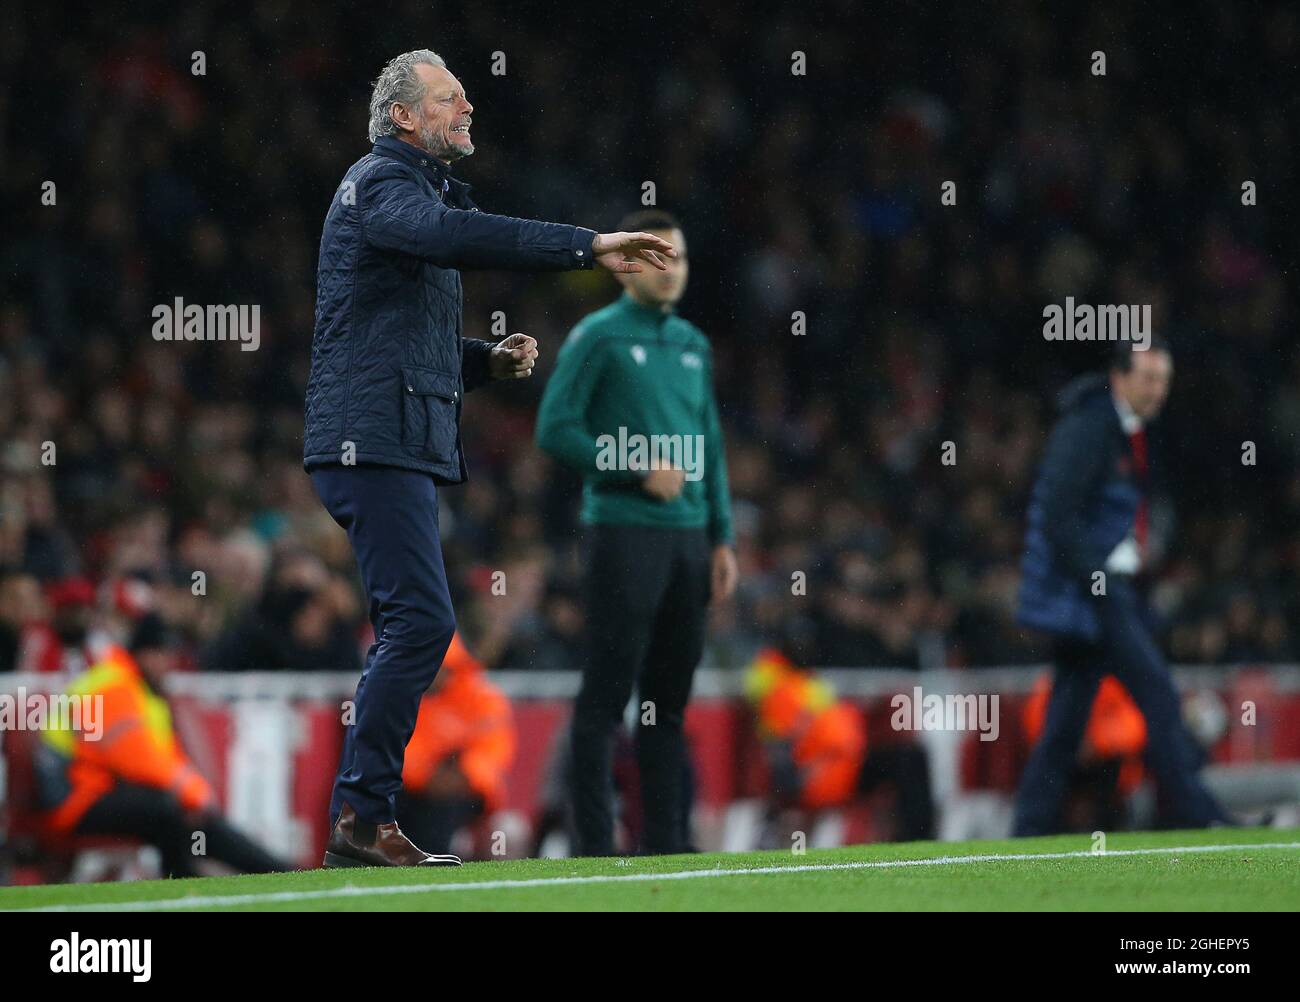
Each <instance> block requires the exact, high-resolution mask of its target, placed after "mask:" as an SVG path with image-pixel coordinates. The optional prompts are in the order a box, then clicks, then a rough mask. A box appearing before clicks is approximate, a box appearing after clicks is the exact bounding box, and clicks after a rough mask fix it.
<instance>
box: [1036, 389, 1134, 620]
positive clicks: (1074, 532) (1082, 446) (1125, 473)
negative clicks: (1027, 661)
mask: <svg viewBox="0 0 1300 1002" xmlns="http://www.w3.org/2000/svg"><path fill="white" fill-rule="evenodd" d="M1060 407H1061V411H1062V412H1063V413H1062V416H1061V418H1060V420H1059V421H1058V422H1057V424H1056V427H1055V428H1054V429H1053V430H1052V434H1051V436H1050V438H1049V439H1048V442H1047V451H1046V453H1045V454H1044V455H1043V461H1042V465H1041V467H1040V468H1039V473H1038V480H1037V481H1036V482H1035V484H1034V489H1033V492H1032V493H1031V495H1030V499H1029V518H1028V526H1027V529H1026V532H1025V553H1024V558H1023V560H1022V561H1021V565H1020V597H1019V608H1018V610H1017V615H1016V618H1017V620H1018V621H1019V622H1020V623H1022V624H1023V625H1025V626H1031V627H1034V628H1035V629H1039V630H1043V631H1046V632H1048V633H1053V634H1063V635H1066V636H1075V637H1083V638H1086V639H1089V640H1096V639H1097V637H1098V635H1099V629H1100V628H1099V625H1098V621H1097V613H1096V610H1095V608H1094V606H1095V604H1096V603H1097V602H1098V601H1104V599H1101V598H1098V597H1094V596H1093V594H1092V581H1093V578H1092V576H1093V574H1094V573H1095V572H1097V571H1102V570H1104V568H1105V564H1106V558H1107V557H1108V556H1109V555H1110V552H1111V550H1113V549H1114V548H1115V547H1116V546H1118V545H1119V544H1120V543H1121V542H1122V541H1123V540H1124V538H1125V537H1126V536H1127V535H1129V533H1131V532H1132V531H1133V524H1134V521H1135V520H1136V518H1137V511H1138V505H1139V503H1140V501H1141V499H1142V495H1143V492H1144V491H1145V489H1146V482H1145V477H1143V476H1141V475H1140V474H1139V473H1138V472H1137V468H1136V464H1135V463H1134V461H1133V452H1132V446H1131V444H1130V442H1129V439H1128V436H1127V435H1125V434H1124V431H1123V429H1122V428H1121V427H1120V421H1119V415H1118V414H1117V413H1116V412H1115V404H1114V402H1113V401H1112V400H1111V394H1110V386H1109V384H1108V383H1107V382H1106V379H1105V377H1104V376H1085V377H1083V378H1081V379H1078V380H1075V382H1073V383H1071V384H1070V385H1069V386H1067V387H1066V388H1065V390H1064V391H1062V393H1061V399H1060Z"/></svg>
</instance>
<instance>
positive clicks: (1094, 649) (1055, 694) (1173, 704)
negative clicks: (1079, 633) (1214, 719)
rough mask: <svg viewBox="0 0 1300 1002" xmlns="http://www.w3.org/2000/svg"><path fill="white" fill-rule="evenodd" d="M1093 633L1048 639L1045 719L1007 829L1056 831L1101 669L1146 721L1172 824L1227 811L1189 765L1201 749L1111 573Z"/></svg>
mask: <svg viewBox="0 0 1300 1002" xmlns="http://www.w3.org/2000/svg"><path fill="white" fill-rule="evenodd" d="M1097 615H1098V620H1099V622H1100V624H1101V636H1100V637H1099V638H1098V640H1097V641H1096V642H1095V643H1093V642H1087V641H1083V640H1078V639H1073V638H1069V639H1067V638H1062V639H1061V640H1060V641H1058V643H1057V646H1056V657H1055V661H1056V666H1055V672H1054V677H1053V681H1052V695H1051V699H1050V700H1049V701H1048V704H1047V721H1046V723H1045V724H1044V725H1043V733H1042V736H1041V737H1040V738H1039V740H1038V744H1037V745H1035V746H1034V750H1033V753H1032V755H1031V756H1030V758H1029V764H1028V765H1027V766H1026V767H1025V772H1024V775H1023V776H1022V777H1021V779H1020V790H1019V793H1018V794H1017V797H1016V820H1015V828H1014V831H1013V834H1014V835H1047V834H1051V833H1053V832H1055V831H1057V830H1058V829H1057V826H1058V824H1059V822H1060V813H1061V807H1062V803H1063V801H1064V799H1065V794H1066V792H1067V788H1068V786H1069V782H1070V775H1071V772H1072V770H1073V768H1074V762H1075V756H1076V755H1077V754H1078V751H1079V745H1080V743H1081V742H1082V741H1083V734H1084V731H1085V729H1086V728H1087V726H1088V718H1089V716H1091V713H1092V704H1093V700H1094V699H1095V698H1096V696H1097V688H1098V686H1100V685H1101V680H1102V677H1103V676H1105V675H1114V676H1115V677H1116V678H1117V679H1119V681H1120V682H1121V683H1122V684H1123V685H1124V688H1126V689H1127V690H1128V692H1129V695H1131V696H1132V697H1133V701H1134V702H1135V703H1136V704H1137V706H1138V709H1139V710H1141V711H1142V716H1143V717H1145V718H1146V724H1147V748H1146V756H1145V757H1146V762H1147V765H1149V766H1150V768H1151V771H1152V772H1153V773H1154V774H1155V778H1156V782H1157V783H1158V784H1159V786H1160V790H1161V794H1162V796H1163V798H1164V800H1165V802H1166V803H1167V805H1168V808H1169V812H1170V815H1171V821H1172V822H1173V823H1174V825H1175V826H1177V827H1184V828H1204V827H1206V826H1207V825H1209V824H1210V823H1212V822H1215V821H1227V820H1228V815H1227V813H1226V812H1225V811H1224V809H1223V808H1222V807H1221V806H1220V805H1219V803H1218V801H1217V800H1215V799H1214V795H1213V794H1211V793H1210V791H1209V790H1208V789H1206V787H1205V784H1204V783H1202V782H1201V780H1200V777H1199V776H1198V775H1197V772H1198V770H1199V768H1200V760H1201V756H1200V755H1199V754H1198V752H1197V750H1196V746H1195V745H1194V744H1193V739H1192V737H1191V735H1190V734H1188V732H1187V729H1186V728H1185V727H1184V726H1183V718H1182V707H1181V703H1180V701H1179V698H1178V692H1177V690H1176V689H1175V688H1174V683H1173V679H1172V677H1171V676H1170V673H1169V667H1168V665H1166V664H1165V661H1164V658H1163V657H1162V656H1161V654H1160V649H1159V647H1157V646H1156V643H1155V641H1154V639H1152V636H1151V630H1150V627H1149V625H1148V623H1147V617H1146V611H1145V606H1144V605H1143V603H1142V601H1141V599H1140V597H1139V596H1138V593H1137V591H1136V590H1135V589H1134V588H1133V586H1132V584H1131V583H1129V582H1127V581H1124V580H1123V579H1121V578H1118V577H1116V576H1115V575H1111V576H1110V578H1109V580H1108V581H1107V595H1106V596H1105V597H1100V598H1099V599H1098V601H1097Z"/></svg>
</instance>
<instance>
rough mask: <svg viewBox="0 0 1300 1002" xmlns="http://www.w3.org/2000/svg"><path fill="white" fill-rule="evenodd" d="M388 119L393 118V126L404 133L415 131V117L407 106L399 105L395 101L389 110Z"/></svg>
mask: <svg viewBox="0 0 1300 1002" xmlns="http://www.w3.org/2000/svg"><path fill="white" fill-rule="evenodd" d="M388 117H389V118H391V119H392V120H393V124H394V125H396V126H397V127H398V128H399V129H401V130H402V131H403V132H414V131H415V116H414V115H412V114H411V109H410V108H408V107H406V106H405V105H403V104H398V103H397V102H396V101H394V102H393V104H392V105H391V106H390V107H389V109H388Z"/></svg>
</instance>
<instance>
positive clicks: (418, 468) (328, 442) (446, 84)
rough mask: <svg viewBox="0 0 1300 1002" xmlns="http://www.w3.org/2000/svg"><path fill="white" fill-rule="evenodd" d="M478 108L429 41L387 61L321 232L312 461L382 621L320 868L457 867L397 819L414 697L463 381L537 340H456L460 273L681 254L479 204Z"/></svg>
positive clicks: (308, 438) (450, 627) (440, 611)
mask: <svg viewBox="0 0 1300 1002" xmlns="http://www.w3.org/2000/svg"><path fill="white" fill-rule="evenodd" d="M473 110H474V109H473V105H471V104H470V103H469V101H468V100H467V99H466V97H465V92H464V90H463V89H462V87H461V85H460V83H459V81H457V79H456V78H455V77H454V76H452V74H451V73H450V72H449V71H448V70H447V68H446V65H445V63H444V62H443V60H442V58H441V57H440V56H438V55H437V54H436V53H433V52H430V51H429V50H427V49H420V50H416V51H414V52H408V53H405V54H403V55H400V56H398V57H396V58H395V59H393V60H392V61H391V62H389V64H388V65H387V66H385V67H384V69H383V71H382V72H381V73H380V75H379V78H378V80H376V81H375V86H374V92H373V94H372V97H371V103H370V139H371V141H372V142H373V143H374V147H373V148H372V149H371V151H370V153H368V154H367V155H366V156H364V157H362V158H361V159H360V160H358V161H357V162H356V163H355V164H353V165H352V167H351V168H349V170H348V172H347V174H346V175H345V176H344V178H343V183H342V184H341V185H340V186H339V189H338V191H337V192H336V193H335V195H334V199H333V201H332V203H331V204H330V208H329V212H328V214H327V215H326V217H325V228H324V232H323V233H322V235H321V246H320V261H319V265H318V269H317V293H316V331H315V335H314V337H313V339H312V359H311V376H310V379H309V382H308V385H307V405H306V431H305V434H304V448H303V454H304V465H305V466H306V468H307V470H308V471H309V472H310V473H311V478H312V483H313V485H314V486H315V488H316V492H317V494H318V495H319V496H320V498H321V501H322V502H323V503H324V504H325V507H326V508H327V509H328V510H329V512H330V514H331V515H332V516H333V517H334V519H335V521H337V522H338V523H339V524H340V525H341V526H343V528H344V529H346V530H347V532H348V538H349V539H350V541H351V543H352V549H353V552H354V554H355V555H356V558H357V564H358V566H359V568H360V571H361V579H362V583H363V585H364V586H365V589H366V593H367V595H368V596H369V600H370V619H371V622H372V623H373V625H374V629H375V643H374V644H373V646H372V647H371V648H370V651H369V653H368V655H367V658H366V666H365V669H364V671H363V672H362V674H361V679H360V681H359V682H358V683H357V693H356V701H355V704H354V705H353V706H352V707H351V708H350V714H351V716H352V717H353V720H352V722H351V725H350V726H349V727H348V728H347V732H346V736H345V738H344V747H343V756H342V760H341V762H340V765H339V774H338V778H337V779H336V781H335V786H334V795H333V798H332V800H331V804H330V814H331V824H332V825H333V834H332V835H331V837H330V840H329V844H328V847H327V852H326V855H325V865H327V866H402V865H456V864H458V863H459V862H460V861H459V860H458V859H457V858H456V857H455V856H438V857H435V856H431V855H429V854H428V853H425V852H423V851H422V850H420V849H418V848H417V847H416V846H415V845H413V844H412V843H411V842H410V841H409V840H408V839H407V838H406V837H405V836H404V835H402V833H401V831H400V830H399V829H398V827H397V825H396V823H395V821H394V802H395V798H396V795H397V793H398V791H399V790H400V789H401V786H402V761H403V752H404V750H405V748H406V743H407V741H408V740H409V739H410V737H411V732H412V730H413V729H414V726H415V718H416V714H417V712H418V710H419V705H420V697H421V696H422V695H423V693H424V692H425V690H427V689H428V688H429V685H430V683H432V681H433V678H434V676H435V675H436V674H437V672H438V669H439V667H440V666H441V664H442V659H443V656H444V655H445V654H446V651H447V648H448V646H449V644H450V643H451V638H452V634H453V632H454V631H455V626H456V621H455V616H454V614H453V612H452V607H451V597H450V594H449V592H448V588H447V576H446V571H445V569H444V567H443V563H442V549H441V543H440V540H439V536H438V498H437V487H438V486H440V485H442V484H456V483H461V482H462V481H464V480H465V478H466V469H465V459H464V456H463V454H462V448H461V442H460V413H461V403H462V398H463V396H464V393H465V391H466V390H468V389H473V388H474V387H476V386H480V385H482V384H484V383H486V382H488V381H489V380H492V379H518V378H523V377H526V376H529V375H531V374H532V370H533V364H534V361H535V360H536V358H537V343H536V341H534V340H533V339H532V338H530V337H527V336H526V335H523V334H514V335H511V336H510V337H508V338H506V339H505V340H504V341H502V342H500V343H499V344H495V345H494V344H490V343H488V342H485V341H475V340H471V339H466V338H463V337H462V336H461V284H460V276H459V274H458V273H457V271H456V269H458V268H509V269H515V270H531V271H561V270H565V269H575V268H590V267H593V266H595V265H600V266H602V267H605V268H608V269H609V270H611V271H613V272H618V273H631V272H638V271H640V270H641V268H642V266H643V265H642V263H643V262H644V263H648V264H650V265H652V266H654V267H657V268H663V267H665V266H664V263H663V261H662V259H661V258H660V257H659V256H658V255H659V254H665V255H668V256H672V255H673V254H674V253H675V252H674V250H673V248H672V247H671V246H670V245H669V244H668V243H667V242H666V241H664V240H662V239H660V238H659V237H655V236H652V235H650V234H647V233H604V234H597V233H595V232H593V231H592V230H586V229H582V228H581V227H576V226H567V225H561V224H558V223H542V222H534V221H532V220H527V219H515V218H512V217H509V216H497V215H491V214H489V213H486V212H480V211H479V210H478V207H477V206H475V205H474V203H473V202H472V201H470V198H469V185H467V184H465V183H464V182H462V181H460V180H458V179H456V178H454V177H452V176H451V173H450V166H451V164H452V163H453V162H454V161H456V160H458V159H460V158H461V157H465V156H468V155H469V154H471V153H473V152H474V146H473V143H472V141H471V139H470V133H469V126H470V115H471V113H472V112H473ZM347 719H348V714H345V722H347Z"/></svg>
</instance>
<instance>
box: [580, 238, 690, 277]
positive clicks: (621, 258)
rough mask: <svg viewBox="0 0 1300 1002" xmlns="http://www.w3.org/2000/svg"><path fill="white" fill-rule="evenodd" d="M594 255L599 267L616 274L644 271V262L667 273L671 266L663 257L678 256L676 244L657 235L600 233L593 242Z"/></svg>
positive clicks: (592, 250)
mask: <svg viewBox="0 0 1300 1002" xmlns="http://www.w3.org/2000/svg"><path fill="white" fill-rule="evenodd" d="M591 253H592V256H593V257H594V258H595V259H596V263H597V264H599V265H600V266H601V267H602V268H607V269H609V270H610V271H612V272H614V273H615V274H635V273H636V272H639V271H644V270H645V269H644V268H643V267H642V264H641V262H643V261H646V262H649V263H650V264H651V265H653V266H654V267H656V268H658V269H659V270H660V271H667V270H668V266H667V265H666V264H664V262H663V258H661V257H660V256H659V255H660V254H663V255H664V256H665V257H676V256H677V250H676V249H675V248H674V247H673V245H672V244H670V243H669V242H668V241H667V240H665V239H663V237H657V236H655V235H654V234H653V233H598V234H596V239H595V240H593V241H592V242H591Z"/></svg>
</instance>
